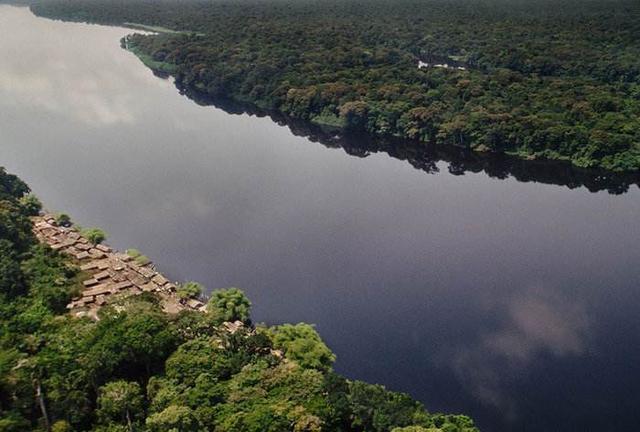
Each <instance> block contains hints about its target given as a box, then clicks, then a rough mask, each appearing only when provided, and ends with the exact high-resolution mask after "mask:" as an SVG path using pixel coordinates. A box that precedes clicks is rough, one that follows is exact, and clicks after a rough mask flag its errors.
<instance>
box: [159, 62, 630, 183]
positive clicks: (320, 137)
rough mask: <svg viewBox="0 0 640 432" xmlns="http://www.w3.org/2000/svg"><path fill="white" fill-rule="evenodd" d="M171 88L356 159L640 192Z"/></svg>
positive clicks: (550, 167)
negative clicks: (385, 158) (382, 158)
mask: <svg viewBox="0 0 640 432" xmlns="http://www.w3.org/2000/svg"><path fill="white" fill-rule="evenodd" d="M155 75H156V76H158V77H160V78H168V77H169V76H168V75H166V74H164V73H160V72H155ZM176 87H177V88H178V90H179V91H180V93H181V94H182V95H184V96H186V97H188V98H189V99H191V100H193V101H194V102H196V103H197V104H198V105H201V106H214V107H216V108H219V109H222V110H223V111H225V112H227V113H229V114H249V115H254V116H257V117H269V118H270V119H271V120H272V121H274V122H276V123H277V124H279V125H281V126H287V127H288V128H289V129H290V130H291V132H292V133H293V134H294V135H295V136H301V137H305V138H307V139H308V140H310V141H311V142H315V143H319V144H322V145H324V146H325V147H328V148H341V149H343V150H344V151H345V152H346V153H347V154H349V155H351V156H356V157H361V158H364V157H367V156H369V155H371V154H374V153H386V154H388V155H389V156H391V157H393V158H396V159H399V160H403V161H407V162H408V163H409V164H411V166H413V167H414V168H415V169H418V170H421V171H424V172H426V173H429V174H437V173H439V172H440V171H441V168H440V167H439V166H438V164H439V162H446V163H447V164H448V166H447V168H446V169H447V171H448V172H449V173H451V174H453V175H464V174H465V173H467V172H471V173H480V172H483V173H485V174H486V175H487V176H489V177H491V178H495V179H501V180H504V179H507V178H514V179H516V180H518V181H520V182H535V183H543V184H550V185H557V186H564V187H567V188H569V189H576V188H580V187H585V188H586V189H587V190H589V191H590V192H600V191H607V192H608V193H610V194H613V195H622V194H624V193H626V192H628V191H629V189H630V187H631V186H633V185H636V186H638V187H640V173H613V172H610V171H605V170H598V169H584V168H579V167H576V166H574V165H571V164H570V163H568V162H562V161H545V160H524V159H519V158H516V157H512V156H508V155H500V154H493V153H478V152H474V151H470V150H468V149H463V148H457V147H453V146H436V145H429V144H424V143H420V142H417V141H412V140H406V139H399V138H379V137H371V136H369V135H365V134H345V133H337V132H336V130H335V129H333V130H331V129H327V128H323V127H321V126H318V125H315V124H312V123H310V122H308V121H304V120H299V119H294V118H291V117H288V116H285V115H283V114H281V113H278V112H274V111H268V110H263V109H259V108H257V107H255V106H253V105H251V104H244V103H240V102H236V101H232V100H229V99H225V98H214V97H212V96H210V95H208V94H204V93H202V92H199V91H197V90H195V89H191V88H187V87H183V86H181V85H179V84H176Z"/></svg>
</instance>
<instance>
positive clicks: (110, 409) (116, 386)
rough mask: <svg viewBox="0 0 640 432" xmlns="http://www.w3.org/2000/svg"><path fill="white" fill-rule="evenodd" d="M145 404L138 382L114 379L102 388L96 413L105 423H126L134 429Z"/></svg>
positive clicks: (130, 428)
mask: <svg viewBox="0 0 640 432" xmlns="http://www.w3.org/2000/svg"><path fill="white" fill-rule="evenodd" d="M143 404H144V401H143V398H142V392H141V390H140V385H139V384H138V383H136V382H127V381H113V382H110V383H108V384H106V385H104V386H102V387H101V388H100V391H99V396H98V409H97V410H96V414H97V415H98V418H99V419H100V421H101V422H103V423H111V422H115V423H120V424H126V425H127V427H128V429H129V430H130V431H132V430H133V427H134V423H135V422H136V420H137V418H139V417H140V416H142V415H143V406H144V405H143Z"/></svg>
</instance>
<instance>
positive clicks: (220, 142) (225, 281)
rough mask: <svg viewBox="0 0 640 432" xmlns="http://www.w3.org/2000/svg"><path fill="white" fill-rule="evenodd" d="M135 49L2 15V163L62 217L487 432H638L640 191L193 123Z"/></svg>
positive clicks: (195, 110)
mask: <svg viewBox="0 0 640 432" xmlns="http://www.w3.org/2000/svg"><path fill="white" fill-rule="evenodd" d="M128 32H130V30H126V29H121V28H110V27H103V26H94V25H84V24H70V23H62V22H55V21H50V20H45V19H40V18H36V17H34V16H33V15H31V14H30V12H29V11H28V10H27V9H22V8H15V7H9V6H0V35H1V36H2V37H1V38H0V59H1V61H0V165H5V166H6V167H7V169H8V170H10V171H11V172H15V173H17V174H19V175H20V176H21V177H22V178H23V179H25V180H26V181H27V182H28V183H29V184H30V185H31V186H32V187H33V189H34V190H35V191H36V192H37V194H38V195H40V196H41V198H42V199H43V200H44V201H45V203H46V205H47V206H48V207H50V208H52V209H54V210H63V211H65V212H68V213H70V214H71V215H72V216H73V217H74V219H75V220H76V221H77V222H78V223H80V224H82V225H85V226H93V225H96V226H100V227H102V228H104V229H105V230H106V231H108V232H109V234H110V240H109V241H110V243H111V244H112V245H113V246H115V247H118V248H121V249H124V248H128V247H136V248H138V249H140V250H142V251H143V252H145V253H146V254H147V255H149V256H150V257H151V258H152V259H153V260H154V261H155V262H156V263H157V265H158V266H159V267H160V269H162V271H163V272H164V273H166V274H168V275H169V276H171V277H173V278H174V279H175V280H178V281H182V280H190V279H193V280H197V281H200V282H202V283H204V284H205V285H206V286H207V287H208V288H210V289H213V288H218V287H227V286H238V287H241V288H243V289H244V290H245V291H246V292H247V294H248V295H249V297H250V298H251V299H252V300H253V302H254V309H253V310H254V317H255V319H256V320H257V321H265V322H268V323H279V322H283V321H288V322H298V321H307V322H312V323H316V324H317V328H318V330H319V331H320V333H321V334H322V335H323V337H324V338H325V340H326V341H327V343H328V344H329V345H330V346H331V348H332V349H333V350H334V351H335V352H336V354H337V356H338V361H337V363H336V369H337V370H338V371H339V372H341V373H344V374H346V375H347V376H348V377H350V378H354V379H355V378H357V379H364V380H368V381H373V382H380V383H383V384H385V385H387V386H388V387H389V388H391V389H394V390H401V391H406V392H409V393H410V394H412V395H413V396H414V397H416V398H418V399H420V400H422V401H423V402H424V403H425V404H426V405H427V407H428V408H429V409H430V410H433V411H436V410H445V411H454V412H464V413H468V414H470V415H472V416H473V417H474V418H476V419H477V420H478V422H479V424H480V426H482V428H483V430H484V431H496V432H499V431H510V430H513V431H536V432H541V431H560V430H562V431H584V430H599V431H613V430H615V431H618V432H620V431H631V430H635V429H636V425H637V424H639V423H640V413H639V412H638V410H637V407H638V406H639V405H640V332H639V331H638V330H639V329H640V314H638V310H640V294H639V290H638V281H639V280H640V265H639V263H640V248H638V243H639V240H640V230H639V228H638V215H639V214H640V193H639V192H640V191H639V189H638V187H637V186H635V185H631V186H630V187H628V185H627V186H625V187H622V188H617V189H616V190H617V192H625V191H626V193H621V194H618V195H614V194H610V193H607V192H606V191H601V192H598V193H592V192H590V191H589V190H588V189H587V188H586V187H580V185H581V184H584V182H582V181H579V182H575V181H573V180H571V181H567V178H569V179H573V177H571V176H572V175H573V174H571V175H570V176H569V177H566V176H565V177H563V178H562V179H560V180H558V181H549V179H550V178H555V177H554V176H555V174H554V175H545V176H541V175H539V174H536V173H535V172H534V173H533V174H531V173H527V174H526V175H523V174H522V172H521V171H519V175H517V177H518V178H521V179H523V178H526V179H527V180H528V181H527V182H521V181H518V180H517V179H516V178H514V176H512V175H509V170H507V171H504V172H503V171H501V172H500V174H499V175H495V173H493V174H492V175H491V176H490V175H488V174H487V173H486V172H485V171H491V170H484V171H483V170H481V169H480V170H475V171H478V172H475V173H474V172H470V171H466V172H465V169H462V170H460V169H457V168H456V167H458V168H459V166H460V164H459V162H458V161H456V160H455V159H449V161H448V162H445V161H438V159H435V160H430V161H429V164H428V165H429V168H428V169H426V168H425V167H424V166H421V164H422V162H421V161H422V159H421V158H418V159H417V160H414V158H412V157H406V159H409V160H410V162H411V163H408V162H407V161H405V160H401V159H397V158H393V157H390V156H389V155H387V154H385V153H375V154H371V155H369V156H368V157H366V158H363V157H354V156H352V155H349V154H347V152H345V151H344V150H343V149H341V148H327V147H325V146H323V145H321V144H318V143H314V142H311V141H310V140H308V139H307V138H305V137H302V136H296V135H294V134H293V133H292V132H291V130H290V129H289V128H288V127H285V126H280V125H278V124H276V123H274V122H273V121H271V120H270V119H269V118H266V117H263V118H258V117H255V116H250V115H247V114H240V115H230V114H228V113H227V112H225V111H223V110H221V109H217V108H214V107H203V106H199V105H198V104H196V103H194V102H193V101H192V100H190V99H188V98H186V97H184V96H182V95H180V94H179V93H178V91H176V89H175V87H174V86H173V83H172V82H171V81H170V80H165V79H161V78H158V77H156V76H154V75H153V74H152V73H151V72H150V71H149V70H148V69H146V68H145V67H144V66H143V65H142V64H141V63H140V62H139V61H138V60H137V59H136V58H135V57H134V56H133V55H132V54H130V53H128V52H126V51H124V50H122V49H121V48H120V47H119V39H120V37H122V36H123V35H125V34H126V33H128ZM356 147H357V145H356ZM350 152H351V153H358V151H357V149H356V150H354V149H353V148H350ZM365 154H367V152H366V151H363V153H362V154H360V156H362V155H365ZM414 165H415V166H419V167H421V168H425V169H416V168H415V167H414ZM518 166H521V165H518ZM525 170H526V168H525ZM427 171H430V172H432V173H431V174H430V173H428V172H427ZM434 171H438V172H437V173H435V174H434V173H433V172H434ZM460 174H464V175H460ZM547 174H548V173H547ZM514 175H515V173H514ZM496 177H501V178H502V179H498V178H496ZM505 177H506V178H505ZM583 177H584V176H583ZM587 177H589V176H588V175H587ZM601 181H602V179H599V178H597V176H595V177H593V178H591V179H590V180H589V181H587V183H592V184H600V183H601ZM553 183H557V184H553ZM566 185H570V186H571V187H573V189H572V188H569V187H567V186H566ZM591 189H594V188H591ZM595 189H599V188H598V187H596V188H595ZM595 189H594V190H595ZM605 189H606V188H605ZM627 189H628V190H627Z"/></svg>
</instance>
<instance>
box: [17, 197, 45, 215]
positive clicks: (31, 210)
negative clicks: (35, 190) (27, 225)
mask: <svg viewBox="0 0 640 432" xmlns="http://www.w3.org/2000/svg"><path fill="white" fill-rule="evenodd" d="M20 206H21V207H22V209H23V211H24V214H25V215H27V216H37V215H38V214H40V211H41V210H42V203H41V202H40V200H39V199H38V197H36V196H35V195H32V194H29V195H25V196H23V197H22V198H20Z"/></svg>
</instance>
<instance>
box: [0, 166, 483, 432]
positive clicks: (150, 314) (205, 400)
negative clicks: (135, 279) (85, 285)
mask: <svg viewBox="0 0 640 432" xmlns="http://www.w3.org/2000/svg"><path fill="white" fill-rule="evenodd" d="M3 175H5V179H9V180H8V183H7V184H6V185H5V186H0V187H4V189H3V190H4V191H5V192H0V193H4V194H5V198H4V201H0V234H1V235H2V237H0V288H1V289H2V292H0V431H3V432H5V431H6V432H23V431H28V430H32V431H42V430H44V428H43V425H44V424H45V422H44V419H43V413H42V411H41V409H40V401H39V400H38V399H37V396H36V394H37V392H36V389H40V392H41V394H42V402H44V404H45V405H46V407H47V414H48V419H49V421H50V422H52V426H51V431H52V432H72V431H93V432H132V431H143V430H144V431H148V432H167V431H173V432H183V431H184V432H191V431H198V432H200V431H214V430H215V431H216V432H269V431H271V432H282V431H291V432H320V431H330V432H339V431H344V432H362V431H363V430H367V431H370V432H378V431H380V432H381V431H385V432H388V431H390V430H391V429H392V428H394V427H404V426H409V425H419V426H423V427H425V428H427V429H426V430H428V431H430V430H431V429H429V428H439V429H434V430H438V431H439V430H442V431H446V432H451V431H455V432H477V429H475V427H474V426H473V423H472V422H471V420H470V419H468V418H467V417H464V416H451V415H441V414H434V415H432V414H428V413H427V412H426V411H425V410H424V408H423V407H422V405H420V404H419V403H417V402H415V401H413V400H412V399H410V398H409V397H408V396H406V395H402V394H398V393H392V392H389V391H387V390H385V389H384V388H383V387H380V386H371V385H368V384H364V383H352V384H349V383H348V382H347V381H346V380H345V379H344V378H342V377H340V376H338V375H336V374H335V373H334V372H332V371H331V370H330V368H331V364H332V362H333V360H334V359H335V357H334V356H333V354H332V353H331V351H329V349H328V348H327V347H326V345H325V344H324V343H323V342H322V340H321V339H320V337H319V335H318V334H317V333H316V332H315V330H314V329H313V327H311V326H309V325H306V324H298V325H295V326H293V325H282V326H278V327H275V328H271V329H269V328H265V329H255V328H253V327H251V326H250V325H248V324H247V325H245V326H241V327H240V328H238V329H234V330H235V331H233V332H231V331H229V330H228V329H227V328H226V327H224V326H219V325H218V324H219V323H220V322H221V321H225V320H242V321H244V322H246V323H248V320H249V308H250V303H249V301H248V299H247V298H246V297H245V296H244V294H242V292H241V291H240V290H237V289H228V290H218V291H216V292H214V295H213V297H212V302H210V304H209V310H210V313H196V312H184V313H181V314H178V315H176V316H173V315H168V314H166V313H164V312H163V311H162V309H161V306H160V302H159V301H158V299H157V298H156V297H154V296H153V295H151V294H146V295H145V294H143V295H140V296H136V297H134V298H128V299H124V300H122V301H120V302H119V303H117V304H114V305H113V306H109V307H105V308H103V309H101V311H100V313H99V320H97V321H93V320H90V319H88V318H77V317H74V316H72V315H70V314H67V313H66V310H65V304H66V302H67V301H68V299H69V298H70V296H72V295H73V292H74V291H75V290H77V289H78V288H79V284H78V283H77V275H78V271H77V269H75V268H73V267H71V266H70V264H69V262H68V260H67V259H66V258H65V257H63V256H61V255H59V254H58V253H57V252H55V251H52V250H51V249H49V248H47V247H45V246H42V245H39V244H36V243H35V242H34V240H33V238H32V237H31V229H32V226H31V225H30V222H29V219H28V218H27V217H26V216H25V212H24V211H23V209H22V207H21V203H20V202H19V201H20V198H21V196H22V195H21V193H22V191H25V190H28V188H26V186H21V184H20V182H19V180H18V179H15V178H13V177H10V176H7V175H6V174H5V173H4V171H2V170H0V183H1V182H2V181H3V180H2V179H3ZM7 191H9V192H7ZM14 195H15V196H14ZM3 211H7V212H8V213H6V215H10V216H12V217H14V218H13V219H12V218H11V217H8V216H7V217H4V218H3V213H2V212H3ZM272 340H273V342H272ZM274 347H275V348H279V349H281V350H283V351H284V353H285V357H284V358H282V357H281V355H280V353H277V352H274V351H273V348H274ZM409 430H411V429H409ZM402 432H405V431H402ZM414 432H423V431H422V430H420V429H415V431H414Z"/></svg>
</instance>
